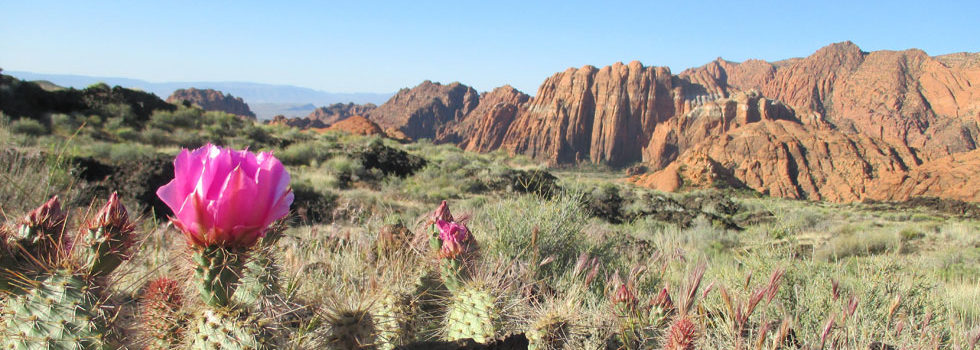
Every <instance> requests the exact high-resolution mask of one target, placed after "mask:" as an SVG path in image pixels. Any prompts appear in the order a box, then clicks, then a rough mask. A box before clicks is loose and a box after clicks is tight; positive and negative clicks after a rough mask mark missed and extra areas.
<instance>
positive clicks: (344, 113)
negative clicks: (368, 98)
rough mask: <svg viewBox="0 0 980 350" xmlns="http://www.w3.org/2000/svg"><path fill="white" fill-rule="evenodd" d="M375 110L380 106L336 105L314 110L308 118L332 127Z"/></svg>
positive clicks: (371, 104)
mask: <svg viewBox="0 0 980 350" xmlns="http://www.w3.org/2000/svg"><path fill="white" fill-rule="evenodd" d="M375 108H378V106H376V105H374V104H373V103H368V104H363V105H359V104H354V103H347V104H343V103H334V104H332V105H329V106H325V107H320V108H317V109H315V110H313V112H312V113H310V115H309V116H307V117H306V118H307V119H310V120H319V121H320V122H322V123H323V124H326V125H330V124H334V123H336V122H339V121H341V120H344V119H347V118H350V117H352V116H355V115H359V116H365V115H367V114H368V113H369V112H371V111H372V110H374V109H375Z"/></svg>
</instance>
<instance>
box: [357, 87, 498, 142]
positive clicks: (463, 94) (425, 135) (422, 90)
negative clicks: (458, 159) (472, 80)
mask: <svg viewBox="0 0 980 350" xmlns="http://www.w3.org/2000/svg"><path fill="white" fill-rule="evenodd" d="M479 103H480V94H479V93H477V92H476V90H473V88H471V87H469V86H466V85H463V84H460V83H452V84H448V85H442V84H439V83H433V82H431V81H428V80H426V81H425V82H423V83H422V84H419V85H418V86H416V87H414V88H412V89H402V90H400V91H398V93H396V94H395V96H392V97H391V99H389V100H388V102H385V103H384V104H382V105H381V106H379V107H378V108H376V109H374V110H372V111H370V112H369V113H368V115H367V116H368V119H370V120H371V121H373V122H375V123H377V124H378V125H379V126H381V128H382V129H384V131H385V132H386V133H388V134H399V135H404V136H405V137H406V138H409V139H412V140H419V139H436V137H437V135H445V134H447V133H448V132H449V129H450V128H451V127H452V126H453V125H455V124H457V123H459V122H460V121H462V120H463V117H464V116H466V114H467V113H469V112H470V111H472V110H473V109H475V108H476V106H477V105H478V104H479ZM443 138H445V136H443Z"/></svg>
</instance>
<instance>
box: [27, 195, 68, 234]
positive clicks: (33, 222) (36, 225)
mask: <svg viewBox="0 0 980 350" xmlns="http://www.w3.org/2000/svg"><path fill="white" fill-rule="evenodd" d="M67 218H68V215H67V214H65V212H63V211H62V210H61V202H59V201H58V196H54V197H51V199H49V200H48V201H47V202H45V203H44V204H43V205H41V206H40V207H38V208H37V209H34V210H33V211H31V212H30V213H28V214H27V216H26V217H25V218H24V220H23V222H22V223H21V225H20V230H19V231H18V232H17V233H18V235H17V236H16V238H17V239H19V240H21V241H22V243H26V244H37V243H38V242H40V241H41V240H42V239H45V238H46V237H52V239H50V241H56V240H57V239H53V238H60V235H61V231H62V229H63V228H64V225H65V221H66V219H67Z"/></svg>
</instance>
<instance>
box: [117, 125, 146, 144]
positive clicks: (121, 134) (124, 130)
mask: <svg viewBox="0 0 980 350" xmlns="http://www.w3.org/2000/svg"><path fill="white" fill-rule="evenodd" d="M112 133H113V134H115V135H116V137H117V138H119V139H120V140H123V141H130V142H133V141H139V140H140V133H139V132H138V131H136V130H135V129H133V128H131V127H128V126H125V127H121V128H119V129H116V130H113V131H112Z"/></svg>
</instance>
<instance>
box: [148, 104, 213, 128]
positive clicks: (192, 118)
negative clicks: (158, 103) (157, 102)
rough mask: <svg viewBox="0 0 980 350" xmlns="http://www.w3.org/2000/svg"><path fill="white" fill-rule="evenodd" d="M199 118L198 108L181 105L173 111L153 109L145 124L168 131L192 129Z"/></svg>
mask: <svg viewBox="0 0 980 350" xmlns="http://www.w3.org/2000/svg"><path fill="white" fill-rule="evenodd" d="M200 118H201V110H200V109H197V108H191V107H183V106H181V107H179V108H177V110H175V111H167V110H156V111H154V112H153V114H152V115H150V121H149V122H148V124H147V125H148V126H151V127H155V128H159V129H163V130H168V131H173V130H174V129H179V128H182V129H192V128H196V127H197V124H198V120H199V119H200Z"/></svg>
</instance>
